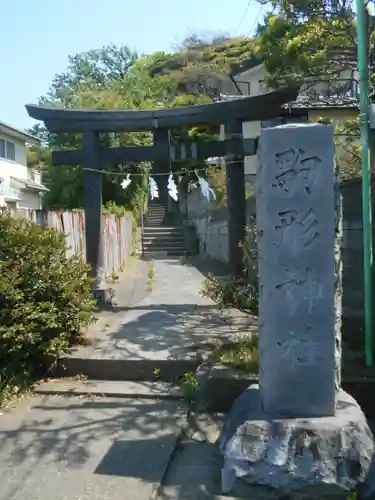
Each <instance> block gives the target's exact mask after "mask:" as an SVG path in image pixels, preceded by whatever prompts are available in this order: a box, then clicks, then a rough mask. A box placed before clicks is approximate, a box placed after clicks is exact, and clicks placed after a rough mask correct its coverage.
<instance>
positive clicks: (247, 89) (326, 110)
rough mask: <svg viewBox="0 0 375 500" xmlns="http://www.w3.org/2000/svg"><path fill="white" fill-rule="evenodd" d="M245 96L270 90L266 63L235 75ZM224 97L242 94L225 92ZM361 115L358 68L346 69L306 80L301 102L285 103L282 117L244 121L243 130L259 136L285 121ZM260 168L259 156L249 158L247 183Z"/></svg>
mask: <svg viewBox="0 0 375 500" xmlns="http://www.w3.org/2000/svg"><path fill="white" fill-rule="evenodd" d="M234 79H235V81H236V83H237V85H238V87H239V89H240V91H241V93H242V95H244V96H249V95H259V94H263V93H266V92H270V90H271V89H269V88H268V87H267V83H266V79H267V71H266V69H265V67H264V65H263V64H256V65H255V66H253V67H252V68H250V69H248V70H246V71H244V72H242V73H240V74H238V75H236V76H235V77H234ZM222 98H223V99H233V98H241V96H239V95H236V96H231V95H223V96H222ZM356 116H358V74H357V72H356V71H352V70H346V71H343V72H342V73H341V74H340V75H339V76H338V77H337V78H335V79H331V80H324V79H320V80H314V81H306V84H304V85H303V86H302V87H301V90H300V93H299V96H298V99H297V101H295V102H294V103H290V104H288V105H286V106H284V110H283V113H282V116H280V117H278V118H276V119H275V120H271V121H266V122H262V123H261V122H260V121H257V122H244V123H243V127H242V131H243V136H244V138H245V139H250V138H256V137H259V135H260V130H261V128H263V127H268V126H273V125H277V124H281V123H291V122H304V121H308V120H314V119H317V118H318V117H328V118H331V119H332V120H333V121H336V122H339V121H341V120H348V119H351V118H355V117H356ZM224 137H225V133H224V126H221V129H220V139H221V140H223V139H224ZM257 168H258V157H257V156H248V157H245V178H246V182H247V183H248V182H250V183H251V182H252V179H253V178H254V176H255V174H256V171H257Z"/></svg>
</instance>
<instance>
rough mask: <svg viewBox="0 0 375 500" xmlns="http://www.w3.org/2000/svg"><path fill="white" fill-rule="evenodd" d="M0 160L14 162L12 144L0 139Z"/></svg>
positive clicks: (14, 154)
mask: <svg viewBox="0 0 375 500" xmlns="http://www.w3.org/2000/svg"><path fill="white" fill-rule="evenodd" d="M0 158H5V159H7V160H12V161H15V159H16V148H15V146H14V144H13V142H10V141H6V140H5V139H0Z"/></svg>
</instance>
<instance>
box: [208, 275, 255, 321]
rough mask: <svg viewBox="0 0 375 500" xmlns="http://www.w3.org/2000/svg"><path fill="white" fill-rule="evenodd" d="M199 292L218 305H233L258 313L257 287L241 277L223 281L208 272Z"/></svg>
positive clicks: (246, 311) (249, 312)
mask: <svg viewBox="0 0 375 500" xmlns="http://www.w3.org/2000/svg"><path fill="white" fill-rule="evenodd" d="M201 293H202V295H203V297H209V298H210V299H212V300H213V301H214V302H216V303H217V304H218V305H219V306H220V307H223V308H225V307H235V308H237V309H239V310H240V311H242V312H245V313H248V314H258V292H257V289H256V288H255V286H254V285H252V284H251V283H247V282H246V280H245V279H243V278H232V279H230V280H229V281H225V280H223V279H221V278H217V277H216V276H213V275H212V274H210V275H208V276H207V278H205V279H204V281H203V287H202V291H201Z"/></svg>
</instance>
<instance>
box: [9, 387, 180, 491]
mask: <svg viewBox="0 0 375 500" xmlns="http://www.w3.org/2000/svg"><path fill="white" fill-rule="evenodd" d="M184 415H185V412H184V409H183V408H182V407H181V406H180V404H179V403H177V402H175V401H150V400H149V401H146V400H139V399H134V398H133V399H118V398H109V397H106V398H98V397H90V398H83V397H81V398H79V397H77V396H74V397H64V396H61V395H60V396H32V397H27V398H26V399H25V400H23V401H21V402H18V403H17V404H16V405H15V406H14V407H13V408H9V409H7V410H2V412H0V484H1V487H0V500H106V499H108V500H109V499H110V500H117V499H118V500H120V499H121V500H123V499H129V500H151V499H154V498H156V494H157V490H158V488H159V487H160V483H161V480H162V478H163V476H164V474H165V471H166V468H167V466H168V463H169V461H170V458H171V454H172V452H173V450H174V448H175V445H176V440H177V439H178V436H179V429H180V427H179V426H180V424H181V423H182V422H184Z"/></svg>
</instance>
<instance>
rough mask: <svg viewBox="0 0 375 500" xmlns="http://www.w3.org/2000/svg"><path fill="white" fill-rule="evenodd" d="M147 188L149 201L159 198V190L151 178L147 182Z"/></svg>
mask: <svg viewBox="0 0 375 500" xmlns="http://www.w3.org/2000/svg"><path fill="white" fill-rule="evenodd" d="M148 187H149V191H150V197H151V200H153V199H155V198H159V188H158V185H157V184H156V182H155V179H154V178H153V177H150V180H149V181H148Z"/></svg>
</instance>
